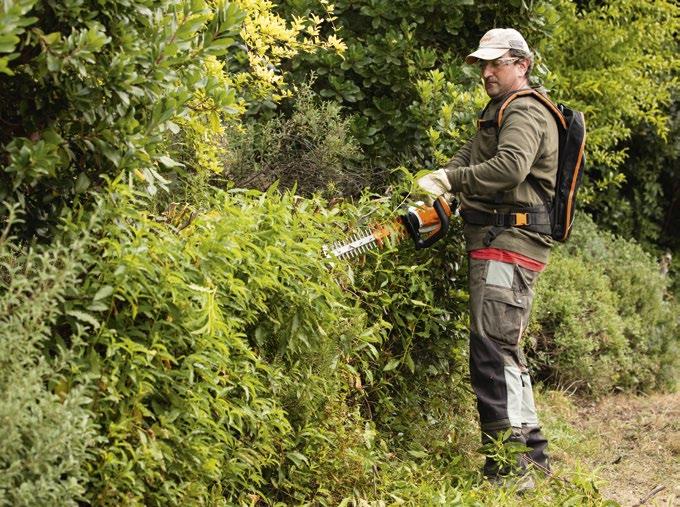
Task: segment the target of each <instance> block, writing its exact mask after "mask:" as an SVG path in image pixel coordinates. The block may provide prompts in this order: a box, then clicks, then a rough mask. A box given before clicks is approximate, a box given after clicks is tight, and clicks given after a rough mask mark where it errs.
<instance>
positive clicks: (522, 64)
mask: <svg viewBox="0 0 680 507" xmlns="http://www.w3.org/2000/svg"><path fill="white" fill-rule="evenodd" d="M517 65H518V66H519V67H520V69H521V71H522V77H526V75H527V70H528V69H529V60H526V59H522V60H520V61H519V62H517Z"/></svg>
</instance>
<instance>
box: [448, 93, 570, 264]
mask: <svg viewBox="0 0 680 507" xmlns="http://www.w3.org/2000/svg"><path fill="white" fill-rule="evenodd" d="M501 103H502V100H501V99H498V100H495V101H492V102H491V103H490V104H489V106H488V107H487V109H486V111H485V112H484V114H483V116H482V117H481V118H480V119H481V120H493V119H494V118H495V115H496V111H497V110H498V108H499V106H500V105H501ZM558 149H559V136H558V131H557V124H556V122H555V118H554V117H553V116H552V114H551V113H550V111H548V109H547V108H546V107H545V106H544V105H542V104H541V103H540V102H539V101H538V100H536V99H535V98H533V97H530V96H525V97H518V98H516V99H514V100H513V101H512V102H510V104H508V106H507V108H506V110H505V111H504V113H503V121H502V124H501V128H500V130H497V129H496V128H483V129H479V130H478V131H477V133H476V134H475V136H474V137H473V138H472V139H470V140H469V141H468V142H467V144H465V145H464V146H463V147H462V148H461V149H460V150H459V151H458V153H456V155H455V156H454V157H453V158H452V159H451V160H450V161H449V162H448V163H447V165H446V166H445V167H444V169H445V171H446V174H447V176H448V178H449V182H450V184H451V189H452V191H453V192H456V193H459V196H460V200H461V209H469V210H477V211H485V212H491V213H493V212H494V210H496V211H497V212H499V213H507V212H509V211H510V207H517V206H537V205H540V204H542V201H541V198H540V196H539V195H538V193H537V192H536V190H535V189H534V188H533V187H532V186H531V184H530V183H529V182H528V181H527V176H528V175H529V174H530V173H531V174H532V175H533V176H534V178H535V179H536V181H537V182H538V183H539V185H540V186H541V187H542V188H543V190H545V193H546V195H548V196H550V198H552V197H553V196H554V193H555V178H556V176H557V162H558ZM490 227H491V226H479V225H471V224H466V225H465V228H464V233H465V241H466V244H467V250H468V251H471V250H477V249H479V248H484V247H485V245H484V242H483V240H484V236H485V235H486V232H487V231H488V229H489V228H490ZM552 245H553V240H552V238H550V237H549V236H546V235H543V234H539V233H536V232H530V231H527V230H524V229H522V228H519V227H511V228H508V229H507V230H505V231H503V232H502V233H501V234H500V235H498V237H497V238H495V239H494V240H493V242H492V243H491V245H490V246H491V247H493V248H501V249H503V250H509V251H511V252H517V253H520V254H523V255H526V256H527V257H531V258H532V259H535V260H537V261H540V262H544V263H545V262H547V261H548V257H549V254H550V248H551V247H552Z"/></svg>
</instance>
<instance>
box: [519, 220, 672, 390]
mask: <svg viewBox="0 0 680 507" xmlns="http://www.w3.org/2000/svg"><path fill="white" fill-rule="evenodd" d="M667 284H668V280H667V279H666V278H665V277H663V276H662V275H661V274H660V273H659V267H658V265H657V263H656V262H655V261H654V259H653V258H652V257H651V256H650V255H649V254H647V253H646V252H645V251H644V250H643V249H642V248H641V247H640V246H639V245H638V244H636V243H635V242H632V241H630V240H625V239H622V238H618V237H615V236H613V235H611V234H610V233H607V232H605V231H603V230H600V229H598V228H597V226H596V225H595V224H594V223H593V222H592V220H590V219H589V218H588V217H587V216H583V215H581V216H579V220H578V222H577V225H576V227H575V230H574V234H573V237H572V239H570V242H569V243H566V244H565V245H563V246H561V247H559V248H558V249H556V251H555V252H554V254H553V257H552V259H551V261H550V264H549V266H548V268H547V270H546V272H545V273H544V274H543V276H542V277H541V278H539V283H538V288H537V299H536V308H535V310H534V328H533V329H534V331H533V333H532V335H533V339H532V341H531V346H530V348H531V351H532V352H533V354H534V356H535V359H536V363H537V364H538V365H539V368H540V369H541V371H542V375H543V376H544V377H547V378H551V377H552V378H553V379H554V380H555V381H557V382H558V383H559V384H561V385H563V386H574V387H576V388H580V389H583V390H586V391H590V392H592V393H595V394H602V393H605V392H607V391H611V390H612V389H614V388H620V389H633V390H640V391H650V390H652V389H656V388H663V387H672V385H673V382H674V379H675V376H676V374H677V368H678V361H677V346H678V340H679V338H680V333H679V331H680V326H679V325H678V322H677V317H676V315H677V304H676V303H675V302H673V300H672V299H669V298H668V297H667V296H668V286H667Z"/></svg>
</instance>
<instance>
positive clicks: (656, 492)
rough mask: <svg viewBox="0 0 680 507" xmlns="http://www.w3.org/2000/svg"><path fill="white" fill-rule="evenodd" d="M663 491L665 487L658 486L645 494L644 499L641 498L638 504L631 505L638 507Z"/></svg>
mask: <svg viewBox="0 0 680 507" xmlns="http://www.w3.org/2000/svg"><path fill="white" fill-rule="evenodd" d="M664 489H666V486H664V485H663V484H659V485H658V486H657V487H656V488H654V489H653V490H651V491H650V492H649V493H648V494H647V496H646V497H644V498H643V499H642V500H640V501H639V502H638V503H636V504H635V505H633V507H638V506H639V505H643V504H645V503H647V500H649V499H650V498H652V497H653V496H655V495H658V494H659V493H661V492H662V491H663V490H664Z"/></svg>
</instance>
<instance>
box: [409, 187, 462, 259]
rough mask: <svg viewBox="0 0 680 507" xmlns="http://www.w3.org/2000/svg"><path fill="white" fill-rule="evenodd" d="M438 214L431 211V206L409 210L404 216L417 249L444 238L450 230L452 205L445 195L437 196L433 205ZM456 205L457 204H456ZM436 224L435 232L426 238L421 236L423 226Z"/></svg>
mask: <svg viewBox="0 0 680 507" xmlns="http://www.w3.org/2000/svg"><path fill="white" fill-rule="evenodd" d="M432 207H433V208H434V211H435V213H436V216H434V215H433V214H432V212H431V208H421V209H418V210H415V211H411V212H409V213H408V214H407V215H406V216H405V217H404V225H405V226H406V230H407V231H408V233H409V236H411V239H413V243H414V245H415V247H416V250H421V249H423V248H427V247H430V246H432V245H434V244H435V243H436V242H437V241H439V240H440V239H442V238H443V237H444V236H446V234H447V233H448V232H449V216H450V215H451V206H449V203H448V202H446V199H444V197H443V196H439V197H437V199H436V200H435V201H434V203H433V206H432ZM454 207H455V206H454ZM431 226H435V228H434V232H433V233H432V234H430V235H429V236H428V237H426V238H424V239H423V238H421V237H420V235H421V228H428V227H431Z"/></svg>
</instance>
